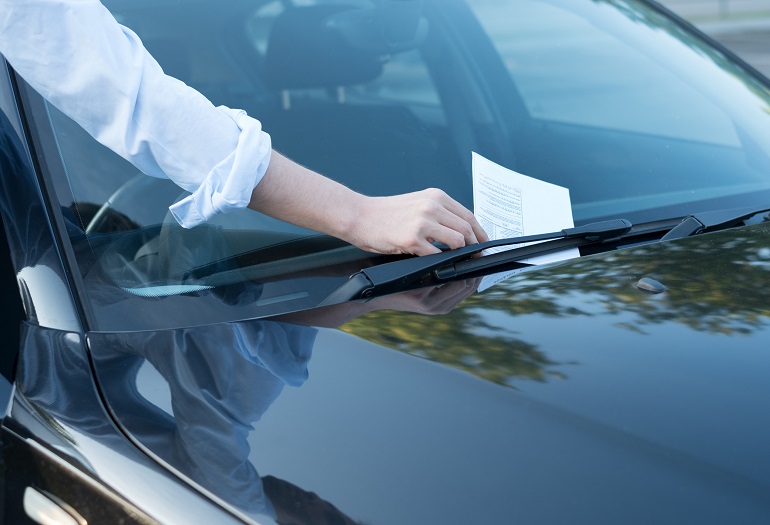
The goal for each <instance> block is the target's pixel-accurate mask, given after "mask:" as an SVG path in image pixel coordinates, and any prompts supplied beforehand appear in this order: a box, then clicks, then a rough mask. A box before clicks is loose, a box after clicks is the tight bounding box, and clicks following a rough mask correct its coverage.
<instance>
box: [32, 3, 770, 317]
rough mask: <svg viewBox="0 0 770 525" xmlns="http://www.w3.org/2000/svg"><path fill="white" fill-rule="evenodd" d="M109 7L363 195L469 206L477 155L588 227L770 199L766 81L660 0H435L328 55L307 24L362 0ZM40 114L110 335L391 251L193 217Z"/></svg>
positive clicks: (321, 276) (317, 283) (240, 306)
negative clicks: (396, 32)
mask: <svg viewBox="0 0 770 525" xmlns="http://www.w3.org/2000/svg"><path fill="white" fill-rule="evenodd" d="M104 3H105V5H106V6H107V7H108V8H109V9H110V10H111V11H112V12H113V13H114V15H115V16H116V18H117V19H118V21H119V22H121V23H122V24H124V25H126V26H128V27H130V28H131V29H132V30H134V31H135V32H136V33H137V34H138V35H139V36H140V37H141V39H142V40H143V42H144V44H145V46H146V47H147V48H148V50H149V51H150V53H152V54H153V56H154V57H155V58H156V59H157V60H158V62H159V63H160V64H161V66H162V67H163V69H164V70H165V71H166V72H167V73H168V74H170V75H172V76H175V77H177V78H179V79H181V80H183V81H184V82H185V83H187V84H188V85H190V86H192V87H194V88H196V89H197V90H199V91H201V92H202V93H203V94H204V95H206V96H207V97H208V98H209V99H210V100H211V101H212V102H214V104H216V105H220V104H221V105H226V106H229V107H232V108H242V109H245V110H246V111H247V112H248V113H249V114H250V115H252V116H254V117H255V118H258V119H259V120H261V121H262V123H263V127H264V129H265V130H266V131H267V132H268V133H270V135H271V137H272V141H273V145H274V147H275V148H276V149H277V150H279V151H281V152H282V153H285V154H286V155H287V156H289V157H291V158H292V159H294V160H296V161H297V162H299V163H301V164H304V165H306V166H309V167H310V168H312V169H314V170H316V171H319V172H321V173H323V174H325V175H326V176H328V177H331V178H333V179H335V180H338V181H340V182H342V183H343V184H345V185H347V186H349V187H351V188H353V189H355V190H357V191H360V192H363V193H365V194H368V195H392V194H397V193H404V192H409V191H416V190H421V189H424V188H427V187H439V188H441V189H443V190H444V191H446V192H447V193H449V194H450V195H451V196H452V197H454V198H455V199H456V200H458V201H459V202H461V203H462V204H464V205H465V206H467V207H469V208H471V209H472V207H473V202H472V187H471V152H472V151H476V152H478V153H480V154H482V155H483V156H485V157H487V158H489V159H491V160H493V161H496V162H498V163H500V164H503V165H504V166H506V167H508V168H511V169H514V170H516V171H518V172H520V173H523V174H526V175H529V176H532V177H535V178H538V179H541V180H544V181H548V182H551V183H555V184H558V185H561V186H565V187H567V188H568V189H569V191H570V195H571V200H572V205H573V215H574V219H575V222H576V223H577V224H581V223H586V222H589V221H592V220H597V219H601V218H606V217H624V218H627V219H629V220H631V221H633V222H640V221H649V220H657V219H663V218H670V217H677V216H682V215H686V214H689V213H692V212H694V211H699V210H705V209H713V208H727V207H738V206H750V205H756V204H760V203H765V204H766V203H768V202H770V89H769V88H768V84H767V83H766V82H765V81H764V80H762V79H760V78H759V77H758V76H755V74H753V73H752V72H750V71H748V70H747V69H745V68H744V67H743V66H741V65H738V64H736V63H734V62H733V61H732V59H731V58H730V57H729V56H727V55H726V54H725V53H723V52H721V51H720V50H718V49H714V48H713V47H711V46H710V45H709V44H708V43H707V42H706V41H704V40H703V39H701V37H699V36H698V35H697V34H694V33H692V32H691V31H690V30H689V29H687V28H685V27H683V26H682V25H681V24H680V23H679V22H677V21H674V20H672V19H670V18H669V17H668V16H667V15H666V14H664V13H663V12H661V11H659V10H657V8H655V7H652V6H650V5H648V4H647V3H646V2H641V1H632V0H628V1H623V0H504V1H503V0H499V1H495V0H468V1H465V0H434V1H429V0H426V1H425V2H424V9H423V18H424V20H425V24H426V27H427V32H426V34H425V38H424V39H421V40H420V41H419V42H415V43H414V45H411V46H407V48H406V49H404V50H403V51H401V52H398V53H393V54H389V55H383V54H381V53H376V54H372V56H371V63H368V62H367V63H366V64H362V63H361V61H360V60H358V61H357V60H352V59H351V56H352V54H351V56H347V54H346V52H344V50H341V49H340V50H337V52H336V54H334V55H333V56H331V57H329V56H326V57H325V58H324V59H323V60H321V61H320V62H319V60H320V59H319V56H320V55H319V54H318V53H314V52H313V50H314V49H317V48H318V46H319V43H318V42H316V41H315V40H314V39H315V37H314V35H317V33H315V32H312V31H302V30H301V28H302V27H308V24H310V26H311V27H315V26H319V25H320V24H323V23H324V20H325V17H326V16H327V15H323V13H328V12H329V9H332V10H334V11H335V12H337V11H346V10H352V9H365V8H371V7H372V5H373V3H372V2H368V1H366V0H344V2H343V1H342V0H339V1H337V0H295V1H285V0H280V1H279V0H274V1H273V0H265V1H259V0H248V1H246V0H230V1H227V2H222V1H214V0H206V1H203V0H200V1H188V2H177V1H173V2H172V1H165V0H163V1H161V0H157V1H153V2H144V1H142V2H139V1H136V0H130V1H127V0H109V1H105V2H104ZM322 15H323V16H322ZM351 45H361V46H365V45H368V43H367V42H359V43H358V44H351ZM356 56H359V55H356ZM44 118H45V122H44V124H45V125H46V126H47V125H48V123H49V122H50V125H51V127H52V129H53V135H52V139H51V141H50V142H51V145H50V146H49V150H50V151H48V152H46V155H47V157H49V158H48V163H49V164H51V165H53V164H54V163H55V162H61V167H60V169H59V170H57V169H53V168H52V169H51V171H52V176H53V177H54V185H55V186H56V190H57V194H58V196H59V198H60V200H61V204H62V205H63V206H64V207H65V208H66V209H67V210H68V213H67V217H68V218H69V219H68V220H71V221H72V223H73V226H74V227H73V228H72V229H71V231H72V232H73V241H74V245H75V251H76V254H77V256H78V258H79V264H80V269H81V273H82V275H83V276H84V277H85V280H86V284H87V288H88V290H89V292H88V293H89V297H90V300H91V302H92V309H93V311H94V315H95V318H96V319H97V321H98V322H97V324H98V327H97V328H100V329H132V328H154V327H160V326H166V327H168V326H188V325H193V324H202V323H210V322H217V321H222V320H234V319H243V318H250V317H259V316H265V315H271V314H275V313H282V312H286V311H292V310H298V309H302V308H308V307H312V306H315V305H317V304H318V303H319V302H320V300H322V299H323V298H324V297H325V296H326V295H328V293H330V292H331V291H332V290H334V289H336V288H337V286H339V284H340V282H341V281H344V279H346V278H347V277H348V276H349V275H350V273H351V270H352V271H356V270H359V269H360V268H361V267H363V266H368V265H371V264H375V263H376V262H378V261H377V260H376V259H374V258H372V256H371V255H369V254H365V253H364V252H361V251H359V250H357V249H354V248H352V247H350V246H346V245H344V244H343V243H340V242H337V241H335V240H334V239H329V238H326V237H323V236H319V235H318V234H315V233H314V232H312V231H309V230H304V229H301V228H297V227H295V226H292V225H289V224H286V223H282V222H280V221H277V220H275V219H272V218H270V217H267V216H264V215H261V214H259V213H256V212H253V211H250V210H244V211H241V212H236V213H231V214H227V215H224V216H219V217H217V218H216V219H215V220H213V221H211V222H210V223H208V224H206V225H204V226H201V227H199V228H195V229H193V230H182V229H181V228H179V227H178V226H177V225H176V224H175V222H174V220H173V218H171V216H170V214H169V212H168V206H169V205H170V204H172V203H173V202H175V201H176V200H178V199H180V198H183V197H184V196H185V193H184V192H183V191H182V190H181V189H179V188H178V187H176V186H175V185H174V184H173V183H171V182H169V181H167V180H160V179H156V178H152V177H148V176H145V175H144V174H142V173H140V172H138V170H137V169H136V168H134V167H133V166H131V165H130V164H128V163H127V162H126V161H124V160H122V159H121V158H119V157H117V156H116V155H115V154H113V153H111V152H110V151H108V150H106V149H105V148H103V147H102V146H100V145H99V144H97V143H96V142H95V141H94V140H93V139H91V138H90V137H89V136H88V135H87V134H86V133H85V132H84V131H83V130H81V129H80V128H79V127H78V126H77V125H76V124H74V123H72V122H71V121H70V120H68V119H67V118H66V117H64V116H63V115H62V114H60V113H59V112H58V111H57V110H56V109H55V108H53V107H47V108H46V109H45V112H44ZM37 120H38V121H42V117H40V116H38V117H37ZM37 124H38V127H41V125H42V123H41V122H38V123H37Z"/></svg>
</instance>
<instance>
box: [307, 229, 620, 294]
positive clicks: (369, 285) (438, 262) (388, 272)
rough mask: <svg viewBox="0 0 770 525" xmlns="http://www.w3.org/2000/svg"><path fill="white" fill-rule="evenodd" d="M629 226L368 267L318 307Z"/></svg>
mask: <svg viewBox="0 0 770 525" xmlns="http://www.w3.org/2000/svg"><path fill="white" fill-rule="evenodd" d="M631 226H632V225H631V223H630V222H629V221H627V220H625V219H613V220H609V221H602V222H596V223H591V224H586V225H584V226H578V227H576V228H566V229H564V230H561V231H558V232H553V233H543V234H539V235H528V236H524V237H511V238H507V239H497V240H494V241H487V242H483V243H479V244H471V245H469V246H464V247H462V248H458V249H456V250H448V251H445V252H441V253H437V254H433V255H425V256H423V257H413V258H410V259H401V260H398V261H393V262H389V263H384V264H380V265H377V266H372V267H371V268H365V269H363V270H361V271H359V272H357V273H355V274H353V275H352V276H351V277H350V279H348V281H347V282H346V283H345V284H343V285H342V286H341V287H339V288H338V289H337V290H336V291H334V292H333V293H332V294H331V295H329V297H327V298H326V299H325V300H324V301H323V302H322V303H321V304H320V305H319V306H326V305H331V304H338V303H341V302H345V301H351V300H354V299H362V298H366V297H370V296H372V295H374V294H375V293H379V292H387V291H389V290H391V289H394V290H395V289H403V288H404V287H405V286H408V285H410V284H411V283H413V282H414V281H416V280H419V279H422V278H424V277H425V276H426V275H429V274H433V275H434V277H436V278H437V279H439V280H446V279H451V278H454V277H457V276H459V275H464V274H467V273H471V272H477V271H480V270H484V269H487V268H491V267H494V266H499V265H501V264H508V263H512V262H516V261H520V260H522V259H528V258H530V257H535V256H539V255H546V254H549V253H553V252H558V251H562V250H567V249H570V248H577V247H580V246H584V245H586V244H592V243H598V242H605V241H607V240H609V239H614V238H616V237H619V236H621V235H623V234H624V233H626V232H628V231H629V230H630V229H631ZM543 241H545V242H543ZM532 242H534V243H538V244H531V245H527V246H520V247H517V248H513V249H511V250H508V251H505V252H500V253H495V254H492V255H487V256H484V257H477V258H473V259H471V258H470V257H471V256H472V255H474V254H476V253H478V252H481V251H482V250H486V249H489V248H499V247H503V246H510V245H514V244H522V243H532ZM465 259H467V260H465Z"/></svg>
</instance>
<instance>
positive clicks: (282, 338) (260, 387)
mask: <svg viewBox="0 0 770 525" xmlns="http://www.w3.org/2000/svg"><path fill="white" fill-rule="evenodd" d="M477 284H478V283H477V282H476V281H468V282H455V283H450V284H447V285H444V286H441V287H437V288H429V289H421V290H415V291H410V292H404V293H401V294H396V295H393V296H389V297H381V298H377V299H373V300H372V301H369V302H368V303H349V304H345V305H338V306H333V307H328V308H325V309H322V310H321V311H320V312H316V315H314V316H313V320H314V321H318V322H319V323H318V324H323V325H335V324H337V323H339V322H345V321H347V320H350V319H352V318H354V317H355V316H357V315H360V314H361V313H364V312H368V311H372V310H379V309H385V308H387V309H393V308H398V309H407V310H410V311H419V312H423V313H427V314H440V313H446V312H448V311H450V310H451V309H452V308H454V306H456V305H457V304H458V303H459V302H460V301H461V300H462V299H463V298H465V297H466V296H467V295H468V294H469V293H472V292H473V291H474V290H475V289H476V285H477ZM284 319H289V317H288V316H287V317H285V318H284ZM291 319H292V321H293V322H302V314H295V315H293V316H292V318H291ZM315 336H316V329H315V328H312V327H308V326H303V325H298V324H293V323H292V324H290V323H287V322H276V321H261V320H257V321H247V322H241V323H222V324H216V325H210V326H206V327H194V328H187V329H180V330H164V331H157V332H123V333H115V334H110V333H97V334H93V338H92V342H93V345H92V348H93V349H94V352H95V358H96V360H97V362H98V368H99V375H100V379H101V382H102V384H104V385H106V388H107V396H108V398H110V400H111V406H112V408H113V409H114V410H115V413H116V415H117V417H118V418H119V419H120V421H121V422H122V423H123V424H124V425H125V426H126V428H127V429H128V431H129V432H130V433H131V434H133V435H134V437H135V438H136V439H137V440H138V441H139V442H141V443H142V444H143V445H145V446H146V447H148V448H149V449H150V450H151V451H152V452H154V453H155V454H157V455H158V456H159V457H160V458H162V459H163V460H165V461H166V462H168V463H169V464H171V465H172V466H173V467H175V468H177V469H178V470H179V471H181V472H182V473H184V474H185V475H187V476H189V477H190V478H192V479H194V480H195V481H196V482H198V483H199V484H200V485H202V486H203V487H205V488H207V489H208V490H210V491H212V492H213V493H214V494H216V495H217V496H219V497H221V498H223V499H224V500H226V501H227V502H228V503H230V504H232V505H234V506H235V507H236V508H238V509H239V510H240V511H242V512H244V513H246V514H248V515H250V516H253V517H259V518H260V519H264V518H266V517H267V518H272V519H275V521H276V522H278V523H280V524H323V523H341V524H345V523H351V524H352V523H354V522H353V521H352V520H351V519H350V518H348V517H347V516H346V515H345V514H344V513H343V512H341V511H340V510H339V509H337V508H336V507H335V506H334V505H332V504H331V503H329V502H327V501H325V500H323V499H322V498H321V497H319V496H317V495H316V494H314V493H312V492H308V491H306V490H303V489H301V488H299V487H297V486H296V485H293V484H292V483H289V482H288V481H284V480H281V479H278V478H276V477H274V476H265V477H260V475H259V474H258V473H257V471H256V469H255V466H254V463H258V462H259V457H260V454H261V453H269V451H262V450H253V451H252V450H250V445H249V441H248V437H249V434H250V432H252V431H253V430H254V423H257V422H258V421H260V420H261V419H262V416H263V415H264V413H265V412H266V411H267V410H268V409H269V408H270V406H271V405H272V404H273V402H274V401H275V400H276V399H277V398H278V396H279V395H280V393H281V392H282V391H283V388H284V386H285V385H289V386H295V387H298V386H301V385H302V384H304V382H305V380H306V379H307V377H308V370H307V365H308V362H309V360H310V357H311V353H312V346H313V343H314V341H315ZM105 349H114V350H110V351H105ZM107 352H109V353H107ZM137 356H139V357H141V358H142V359H137ZM145 359H146V360H147V361H148V362H149V363H151V364H152V366H153V367H154V368H155V369H156V370H157V371H158V373H160V375H162V376H163V378H164V379H165V380H166V381H167V382H168V385H169V391H170V392H169V393H170V401H171V407H170V408H171V412H172V413H173V417H170V416H169V415H168V414H167V413H166V412H164V411H162V410H160V409H158V407H157V406H155V405H154V404H152V403H148V402H147V401H146V400H145V399H144V398H143V397H142V396H141V394H140V393H139V392H138V391H137V390H136V388H135V387H133V386H131V387H129V388H125V387H121V388H119V390H116V393H115V395H111V394H110V390H111V389H112V388H115V386H114V385H136V384H137V379H136V375H137V374H138V373H139V370H140V368H141V367H142V365H143V364H144V363H145V361H144V360H145ZM256 432H259V426H257V427H256ZM250 456H251V459H253V462H252V460H251V459H250Z"/></svg>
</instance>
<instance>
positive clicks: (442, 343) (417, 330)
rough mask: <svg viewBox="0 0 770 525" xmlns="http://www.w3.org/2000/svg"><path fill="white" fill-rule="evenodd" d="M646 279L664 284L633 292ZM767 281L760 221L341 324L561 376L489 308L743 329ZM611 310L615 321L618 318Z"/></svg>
mask: <svg viewBox="0 0 770 525" xmlns="http://www.w3.org/2000/svg"><path fill="white" fill-rule="evenodd" d="M642 277H652V278H654V279H658V280H659V281H661V282H662V283H663V284H665V285H666V286H667V287H668V291H667V292H666V293H663V294H660V295H650V294H648V293H645V292H642V291H640V290H638V289H637V288H636V286H635V283H636V282H637V281H638V280H639V279H640V278H642ZM767 282H770V225H767V224H764V225H757V226H754V227H751V228H746V229H744V230H742V231H741V233H740V234H738V235H736V233H734V232H723V233H716V234H709V235H703V236H698V237H694V238H690V239H684V240H681V241H677V242H668V243H657V244H650V245H645V246H639V247H635V248H627V249H623V250H618V251H615V252H611V253H606V254H604V255H600V256H594V257H583V258H580V259H576V260H572V261H569V262H567V263H564V264H559V265H554V266H550V267H545V268H539V269H536V270H533V271H528V272H524V273H520V274H517V275H515V276H513V277H512V278H510V279H508V280H507V281H504V282H503V283H500V284H499V285H497V286H495V287H494V288H492V289H491V290H489V291H486V292H484V293H483V294H475V295H473V296H471V297H470V298H468V299H467V300H466V301H465V302H463V303H462V304H461V305H460V306H459V307H458V308H456V309H455V310H454V311H453V312H451V313H450V314H448V315H445V316H437V317H427V316H417V315H414V314H407V313H402V312H375V313H372V314H368V315H366V316H363V317H360V318H358V319H355V320H354V321H352V322H350V323H348V324H347V325H345V326H344V327H343V329H344V330H345V331H347V332H350V333H353V334H356V335H358V336H360V337H363V338H365V339H368V340H370V341H374V342H377V343H379V344H382V345H384V346H388V347H390V348H394V349H397V350H400V351H403V352H407V353H411V354H414V355H420V356H423V357H426V358H429V359H431V360H434V361H438V362H441V363H445V364H448V365H451V366H454V367H457V368H460V369H462V370H466V371H468V372H471V373H473V374H475V375H478V376H480V377H484V378H486V379H489V380H491V381H494V382H497V383H500V384H508V385H510V384H511V383H512V381H513V380H515V379H520V378H525V379H533V380H536V381H544V380H546V379H548V377H555V376H556V377H558V376H560V374H559V373H558V372H556V370H555V368H556V367H557V366H558V365H561V364H563V363H557V362H554V361H552V360H550V359H548V357H547V355H546V354H545V353H544V352H542V351H541V350H539V349H538V347H537V345H536V344H535V343H534V342H528V341H523V340H521V338H520V336H518V337H517V334H516V331H515V326H512V325H513V323H511V322H508V323H506V326H504V327H501V326H499V325H495V324H493V323H492V322H490V321H491V319H492V316H494V317H495V318H496V319H499V318H503V319H511V320H512V319H514V318H515V317H516V316H524V315H539V316H544V317H553V318H554V319H557V318H567V317H574V316H587V317H599V316H601V317H603V318H607V325H608V327H614V329H618V328H619V329H625V330H629V331H633V332H635V333H637V334H644V333H651V332H653V329H652V327H653V326H655V325H660V324H663V323H676V324H679V325H684V326H687V327H689V328H690V329H692V330H696V331H702V332H707V333H712V334H724V335H740V334H748V333H751V332H753V331H755V330H758V329H760V328H764V327H766V326H767V325H768V324H770V321H769V320H770V301H768V300H767V296H766V294H765V293H763V290H762V286H763V283H767ZM621 316H622V319H621ZM613 318H617V319H618V321H617V322H615V323H614V324H613V323H612V320H613ZM522 322H526V321H525V319H522ZM554 328H555V329H558V325H556V324H555V325H554ZM610 329H612V328H610ZM597 335H600V334H597Z"/></svg>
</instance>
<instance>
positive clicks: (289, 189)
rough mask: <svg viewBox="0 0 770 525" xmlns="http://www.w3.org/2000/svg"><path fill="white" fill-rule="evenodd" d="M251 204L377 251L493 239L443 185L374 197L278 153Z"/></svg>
mask: <svg viewBox="0 0 770 525" xmlns="http://www.w3.org/2000/svg"><path fill="white" fill-rule="evenodd" d="M362 176H365V174H362ZM249 207H250V208H252V209H254V210H258V211H260V212H262V213H266V214H268V215H271V216H273V217H276V218H278V219H281V220H284V221H287V222H290V223H292V224H297V225H299V226H304V227H306V228H310V229H313V230H315V231H318V232H321V233H326V234H328V235H333V236H335V237H339V238H340V239H343V240H345V241H347V242H349V243H351V244H353V245H355V246H358V247H359V248H361V249H364V250H368V251H371V252H376V253H410V254H415V255H427V254H429V253H436V252H438V251H439V249H438V248H437V247H436V246H434V245H433V243H434V242H440V243H442V244H445V245H447V246H449V247H450V248H459V247H461V246H465V245H466V244H472V243H476V242H479V241H484V240H486V239H487V236H486V233H484V231H483V230H482V229H481V226H479V224H478V222H477V221H476V219H475V217H474V216H473V214H472V213H471V212H470V211H468V210H467V209H465V208H464V207H463V206H461V205H460V204H459V203H457V202H456V201H454V200H453V199H451V198H450V197H449V196H448V195H447V194H446V193H444V192H443V191H441V190H438V189H435V188H429V189H427V190H422V191H418V192H414V193H406V194H403V195H394V196H389V197H368V196H364V195H361V194H360V193H356V192H354V191H352V190H351V189H349V188H346V187H345V186H343V185H341V184H338V183H337V182H335V181H333V180H331V179H328V178H326V177H323V176H322V175H319V174H318V173H315V172H313V171H311V170H309V169H307V168H304V167H302V166H300V165H298V164H296V163H295V162H293V161H291V160H289V159H287V158H286V157H284V156H282V155H280V154H278V153H275V152H273V155H272V158H271V161H270V165H269V166H268V168H267V172H266V173H265V176H264V177H263V178H262V181H261V182H260V183H259V184H257V186H256V187H255V188H254V191H253V192H252V193H251V201H250V202H249Z"/></svg>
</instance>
